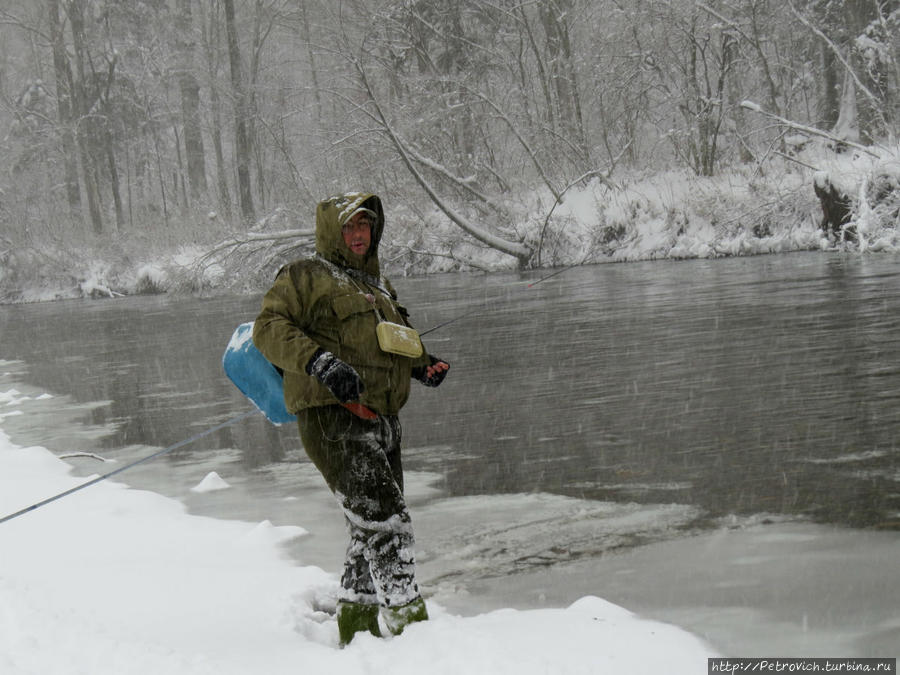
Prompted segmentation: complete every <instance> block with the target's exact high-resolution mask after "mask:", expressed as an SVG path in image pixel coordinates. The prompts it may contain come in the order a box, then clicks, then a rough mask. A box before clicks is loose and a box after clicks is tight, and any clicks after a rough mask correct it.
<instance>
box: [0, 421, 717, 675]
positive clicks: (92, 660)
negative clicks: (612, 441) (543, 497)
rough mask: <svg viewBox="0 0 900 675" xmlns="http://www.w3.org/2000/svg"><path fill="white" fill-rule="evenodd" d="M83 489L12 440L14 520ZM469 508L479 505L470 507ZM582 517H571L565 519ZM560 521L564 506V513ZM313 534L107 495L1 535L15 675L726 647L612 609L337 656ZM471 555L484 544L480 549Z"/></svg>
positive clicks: (453, 666)
mask: <svg viewBox="0 0 900 675" xmlns="http://www.w3.org/2000/svg"><path fill="white" fill-rule="evenodd" d="M84 480H85V479H83V478H76V477H73V476H72V475H71V473H70V467H69V465H67V464H66V463H64V462H63V461H61V460H60V459H58V458H57V457H55V456H54V455H53V454H52V453H51V452H50V451H48V450H46V449H44V448H41V447H18V446H16V445H14V444H13V443H12V442H11V441H10V440H9V437H8V436H7V435H6V434H5V433H4V432H3V431H2V430H0V513H2V514H8V513H12V512H14V511H17V510H19V509H21V508H24V507H26V506H28V505H30V504H32V503H34V502H36V501H39V500H41V499H44V498H46V497H48V496H51V495H53V494H56V493H59V492H61V491H64V490H67V489H70V488H72V487H74V486H76V485H78V484H80V483H81V482H84ZM464 506H465V504H463V507H464ZM566 508H569V507H568V506H563V510H565V509H566ZM557 510H559V507H557ZM304 534H305V533H304V530H303V529H302V528H283V527H276V526H273V525H272V524H271V523H266V522H263V523H248V522H240V521H224V520H218V519H212V518H208V517H203V516H196V515H190V514H188V513H187V512H186V510H185V508H184V506H183V505H182V504H180V503H178V502H176V501H174V500H171V499H168V498H166V497H162V496H160V495H157V494H154V493H151V492H146V491H142V490H134V489H129V488H127V487H126V486H125V485H123V484H121V483H115V482H112V481H104V482H101V483H99V484H96V485H94V486H93V487H90V488H88V489H85V490H82V491H79V492H76V493H74V494H72V495H71V496H69V497H67V498H65V499H63V500H59V501H56V502H52V503H50V504H48V505H47V506H45V507H42V508H40V509H37V510H34V511H32V512H29V513H27V514H25V515H23V516H21V517H18V518H15V519H13V520H9V521H7V522H5V523H2V524H0V549H2V551H3V555H2V556H0V608H2V609H0V672H2V673H4V674H8V675H25V674H29V675H30V674H37V673H40V674H41V675H53V674H56V673H58V674H65V675H70V674H72V673H90V674H91V675H102V674H104V673H109V674H111V675H112V674H115V675H118V674H120V673H123V672H131V673H167V674H170V675H178V674H180V673H191V674H193V673H198V674H199V673H210V674H212V673H215V674H216V675H227V674H228V673H241V674H245V673H250V672H266V673H267V674H268V675H278V674H279V673H292V674H293V673H297V672H328V673H336V674H340V673H345V672H346V673H354V674H355V673H358V672H362V671H365V672H392V673H413V672H415V673H419V672H422V664H423V663H427V664H428V672H430V673H453V674H454V675H455V674H456V673H460V672H471V673H516V674H517V675H521V674H525V675H527V674H528V673H546V672H553V673H595V672H629V673H648V674H649V673H659V672H668V673H691V674H693V673H698V672H704V670H705V667H706V658H707V657H708V656H712V655H714V651H713V650H712V648H711V647H709V646H708V645H707V644H705V643H704V642H703V641H701V640H700V639H698V638H697V637H695V636H693V635H691V634H690V633H688V632H686V631H684V630H682V629H679V628H676V627H674V626H672V625H668V624H664V623H660V622H656V621H649V620H645V619H642V618H640V617H638V616H636V615H634V614H632V613H631V612H629V611H627V610H626V609H623V608H622V607H619V606H617V605H614V604H611V603H609V602H607V601H604V600H602V599H599V598H597V597H584V598H581V599H580V600H578V601H576V602H574V603H572V604H570V605H569V606H568V607H567V608H559V609H539V610H528V611H522V610H514V609H504V610H498V611H492V612H487V613H484V614H480V615H477V616H470V617H462V616H456V615H453V614H451V613H450V612H448V611H447V610H445V609H444V608H442V607H441V606H440V604H439V603H437V602H435V601H433V600H432V601H431V602H430V611H431V614H432V620H430V621H428V622H426V623H423V624H416V625H414V626H412V627H410V628H409V629H408V630H407V631H406V632H405V633H404V634H403V635H402V636H400V637H397V638H392V639H382V640H379V639H376V638H373V637H371V636H369V635H361V636H359V637H358V638H357V639H356V640H354V642H353V643H352V644H351V645H350V646H349V647H348V648H346V649H343V650H340V649H338V648H337V627H336V625H335V622H334V620H333V618H331V616H330V615H329V614H328V613H327V612H324V611H321V608H322V607H327V605H328V598H330V597H333V595H334V593H335V591H336V587H337V580H336V577H335V576H334V575H333V574H329V573H326V572H325V571H323V570H322V569H320V568H318V567H313V566H298V565H296V564H293V563H291V562H289V561H288V560H287V559H286V558H285V556H284V555H283V551H282V549H279V548H278V544H279V543H280V542H283V541H284V540H285V539H290V538H293V537H302V536H303V535H304ZM475 543H476V542H471V543H470V544H468V545H475Z"/></svg>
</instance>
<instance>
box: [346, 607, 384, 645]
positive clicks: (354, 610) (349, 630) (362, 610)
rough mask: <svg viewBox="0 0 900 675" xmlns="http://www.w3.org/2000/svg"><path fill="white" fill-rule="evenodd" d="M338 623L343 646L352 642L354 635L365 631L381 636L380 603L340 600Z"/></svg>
mask: <svg viewBox="0 0 900 675" xmlns="http://www.w3.org/2000/svg"><path fill="white" fill-rule="evenodd" d="M337 624H338V635H339V636H340V639H341V647H345V646H347V645H348V644H350V641H351V640H352V639H353V636H354V635H356V634H357V633H361V632H363V631H369V632H370V633H371V634H372V635H374V636H375V637H381V631H380V630H379V628H378V605H364V604H362V603H359V602H343V601H341V602H338V605H337Z"/></svg>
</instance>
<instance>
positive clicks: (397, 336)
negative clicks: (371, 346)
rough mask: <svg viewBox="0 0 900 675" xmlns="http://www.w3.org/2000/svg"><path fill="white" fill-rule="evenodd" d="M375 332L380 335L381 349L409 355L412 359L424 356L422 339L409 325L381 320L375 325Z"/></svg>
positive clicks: (379, 343)
mask: <svg viewBox="0 0 900 675" xmlns="http://www.w3.org/2000/svg"><path fill="white" fill-rule="evenodd" d="M375 334H376V335H377V336H378V346H379V347H381V351H384V352H389V353H391V354H399V355H400V356H408V357H409V358H411V359H415V358H418V357H419V356H422V352H423V349H422V341H421V340H420V339H419V334H418V333H417V332H416V331H415V330H413V329H412V328H410V327H409V326H401V325H400V324H399V323H391V322H390V321H381V322H379V324H378V325H377V326H376V327H375Z"/></svg>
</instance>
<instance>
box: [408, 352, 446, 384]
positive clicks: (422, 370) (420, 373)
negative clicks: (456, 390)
mask: <svg viewBox="0 0 900 675" xmlns="http://www.w3.org/2000/svg"><path fill="white" fill-rule="evenodd" d="M428 358H429V359H431V365H432V366H433V365H434V364H435V363H441V362H443V363H447V362H446V361H444V360H443V359H438V358H435V357H434V356H431V354H429V355H428ZM447 366H448V367H447V370H436V371H435V372H434V375H429V374H428V368H427V366H417V367H415V368H413V369H412V376H413V377H414V378H415V379H417V380H418V381H419V382H421V383H422V384H424V385H425V386H426V387H436V386H438V385H439V384H440V383H441V382H443V381H444V378H445V377H447V373H448V372H450V368H449V366H450V364H449V363H447Z"/></svg>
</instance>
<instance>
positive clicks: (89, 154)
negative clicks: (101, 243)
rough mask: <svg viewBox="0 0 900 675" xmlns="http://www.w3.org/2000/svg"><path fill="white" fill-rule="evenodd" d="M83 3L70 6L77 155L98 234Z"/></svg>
mask: <svg viewBox="0 0 900 675" xmlns="http://www.w3.org/2000/svg"><path fill="white" fill-rule="evenodd" d="M84 3H85V0H71V2H70V3H69V4H68V8H67V9H68V14H69V25H70V26H71V30H72V45H73V48H74V51H75V79H74V87H73V91H72V94H73V99H74V103H75V111H76V113H77V116H76V126H75V137H76V139H77V145H78V155H79V157H80V159H81V170H82V177H83V180H84V191H85V194H86V195H87V201H88V213H89V216H90V221H91V227H92V228H93V231H94V233H95V234H101V233H102V232H103V214H102V212H101V207H100V186H99V180H98V178H97V173H98V171H97V162H96V160H95V157H94V153H93V150H94V148H93V147H92V146H93V145H94V134H92V133H91V132H92V128H93V124H92V122H91V119H90V117H89V114H90V110H91V106H92V104H93V102H94V101H93V94H92V92H90V91H89V88H88V87H87V80H86V77H87V76H86V73H85V50H86V47H85V42H84Z"/></svg>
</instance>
